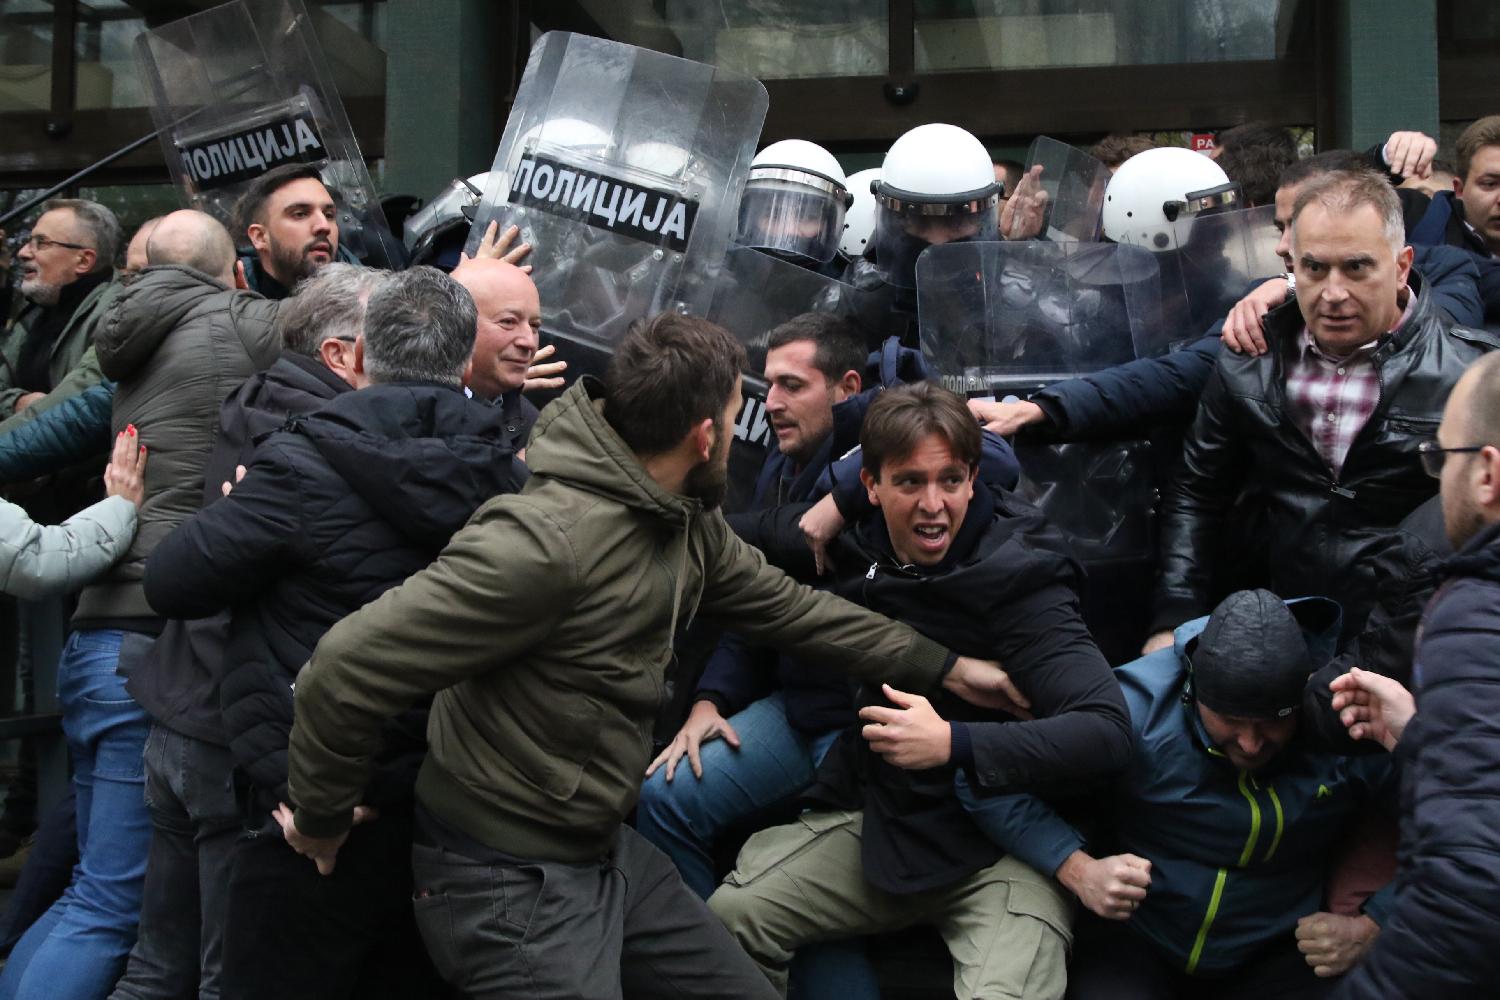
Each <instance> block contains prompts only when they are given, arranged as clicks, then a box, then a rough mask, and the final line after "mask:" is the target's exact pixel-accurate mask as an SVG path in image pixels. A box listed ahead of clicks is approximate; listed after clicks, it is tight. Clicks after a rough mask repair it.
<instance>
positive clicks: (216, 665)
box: [114, 264, 382, 1000]
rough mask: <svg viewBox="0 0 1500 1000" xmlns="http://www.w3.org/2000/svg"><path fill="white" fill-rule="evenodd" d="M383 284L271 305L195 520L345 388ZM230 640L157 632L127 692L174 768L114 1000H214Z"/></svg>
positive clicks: (229, 410) (166, 774)
mask: <svg viewBox="0 0 1500 1000" xmlns="http://www.w3.org/2000/svg"><path fill="white" fill-rule="evenodd" d="M381 278H382V274H381V272H378V271H367V270H364V269H363V268H358V267H355V266H353V265H350V264H330V265H329V266H328V267H325V268H323V269H321V270H320V271H319V272H318V273H317V274H316V275H315V276H313V277H312V278H309V279H308V280H307V281H305V282H303V283H302V284H301V285H299V286H298V290H297V292H296V293H295V294H293V295H292V297H291V298H289V299H287V300H286V301H285V302H283V303H282V304H281V307H280V309H279V310H278V312H277V315H276V329H275V334H276V341H277V343H278V344H279V345H280V346H281V353H280V355H279V356H278V357H277V359H276V361H275V363H274V364H272V365H271V367H270V368H268V369H266V370H265V371H263V372H258V373H257V374H255V375H252V376H251V377H250V378H248V379H246V380H245V382H244V383H243V384H241V385H240V386H239V388H238V389H237V390H236V391H235V392H234V393H233V394H231V395H230V397H229V398H228V399H227V400H226V401H225V402H224V404H223V406H222V407H221V409H220V411H219V417H218V421H217V425H218V433H217V435H216V437H215V438H214V442H213V451H212V453H211V455H210V457H209V459H208V462H207V464H206V466H205V467H204V473H203V477H202V486H201V488H200V492H201V494H202V504H203V506H205V507H207V506H209V505H210V504H212V503H214V502H215V501H217V500H218V499H220V497H221V495H222V488H223V484H224V483H225V482H233V481H234V478H235V469H236V467H237V466H238V467H240V468H241V469H243V467H244V464H245V463H247V462H248V461H249V460H250V455H251V452H252V451H253V450H254V441H255V440H256V439H259V438H261V437H264V436H265V435H268V434H270V433H271V432H272V431H275V430H277V429H278V428H280V427H281V426H282V424H283V423H284V422H285V420H286V418H287V417H288V416H289V415H292V414H305V413H309V412H311V411H313V410H315V409H317V408H318V407H319V406H321V405H322V404H323V403H325V402H326V401H328V400H329V399H332V398H333V397H334V396H335V395H337V394H338V393H340V392H345V391H348V390H349V389H350V388H352V385H351V380H352V379H353V378H354V375H353V354H354V351H353V342H354V340H355V339H356V338H357V337H358V335H359V333H360V330H361V328H362V326H363V322H364V311H365V301H366V299H367V297H368V296H369V294H370V292H371V291H372V290H373V289H374V288H376V287H378V285H379V284H380V280H381ZM228 629H229V619H228V615H227V614H223V615H219V616H215V617H214V618H211V619H200V620H194V621H180V620H173V621H168V622H167V623H166V626H165V627H164V628H163V629H162V633H161V636H160V638H158V639H157V641H156V644H155V645H153V646H152V648H151V653H150V655H149V656H148V657H147V658H146V660H145V662H143V663H142V664H141V665H140V667H139V669H137V670H136V671H135V672H134V673H133V674H132V675H131V676H130V678H129V679H128V680H127V681H126V685H125V689H126V690H127V691H128V692H129V693H130V694H131V696H132V697H134V698H135V699H136V701H137V702H139V703H140V705H141V707H142V708H144V709H145V710H146V712H147V713H148V714H149V715H150V716H151V719H152V726H153V729H154V731H155V739H154V747H159V748H160V750H161V752H162V753H164V754H166V755H167V756H169V757H171V758H173V759H175V760H177V761H180V764H181V766H180V767H172V768H162V767H160V766H159V765H158V766H157V767H152V766H151V765H152V761H153V760H154V755H153V754H152V751H151V750H148V768H151V770H152V771H153V772H156V771H160V772H161V773H160V774H159V778H160V784H159V786H158V787H154V788H153V790H152V795H151V804H152V812H153V820H154V822H153V831H152V846H151V851H152V853H151V857H150V859H149V860H148V862H147V868H146V902H145V905H144V906H143V909H142V917H141V928H140V936H139V937H138V939H137V941H136V946H135V948H134V950H133V951H132V954H131V958H130V961H129V963H128V964H127V966H126V969H125V974H124V976H123V977H122V978H121V980H120V982H119V984H118V986H117V987H116V989H115V993H114V996H115V997H116V998H118V1000H136V998H147V997H165V996H172V997H175V996H184V995H191V994H193V993H195V992H196V994H197V995H198V996H199V997H203V998H210V1000H211V998H215V997H218V996H219V995H220V992H221V985H222V984H221V979H220V974H219V973H220V968H221V964H222V957H223V935H224V913H225V909H226V905H225V900H226V897H227V892H228V888H229V884H230V877H231V874H232V871H233V861H234V856H235V844H236V841H237V840H238V839H239V836H240V834H241V831H242V830H243V829H244V827H245V823H244V811H243V809H242V808H241V806H240V804H239V802H238V800H237V797H236V795H235V791H234V784H233V781H232V779H231V771H232V767H233V760H232V758H231V757H230V754H229V750H228V746H227V743H228V740H227V737H226V734H225V728H224V719H223V715H222V713H221V712H220V710H219V681H220V678H221V677H222V676H223V674H224V671H225V669H226V667H227V665H228V663H227V660H226V656H227V650H226V646H227V643H228ZM148 780H150V776H149V775H148ZM258 818H259V817H257V819H258ZM252 826H253V824H252Z"/></svg>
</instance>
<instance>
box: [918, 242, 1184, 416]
mask: <svg viewBox="0 0 1500 1000" xmlns="http://www.w3.org/2000/svg"><path fill="white" fill-rule="evenodd" d="M1159 295H1160V277H1159V275H1158V273H1157V268H1156V261H1155V260H1154V259H1153V258H1152V255H1151V254H1150V253H1149V252H1148V251H1145V250H1141V249H1139V248H1137V247H1127V246H1116V245H1114V244H1107V243H1051V242H1045V241H1037V242H1015V243H949V244H945V245H941V246H934V247H930V248H928V249H927V250H925V251H923V253H922V256H921V257H920V258H918V260H917V319H918V323H919V325H920V330H921V332H920V336H921V342H922V354H923V356H924V357H925V358H926V359H927V363H928V366H929V367H931V368H932V370H933V371H935V372H938V373H940V374H941V375H942V377H943V380H944V382H945V383H946V384H947V385H948V386H949V388H952V389H954V390H955V391H958V392H963V393H967V394H970V395H973V394H976V393H979V394H987V393H991V392H995V393H998V394H999V395H1002V396H1003V395H1005V394H1006V393H1009V392H1012V391H1015V390H1017V389H1020V388H1024V387H1026V386H1033V387H1034V386H1037V385H1045V384H1047V383H1048V382H1053V381H1056V380H1057V379H1060V378H1068V377H1070V376H1073V375H1081V374H1086V373H1088V372H1091V371H1097V370H1099V369H1101V368H1107V367H1109V366H1110V365H1115V364H1120V363H1122V362H1125V361H1130V360H1132V359H1133V358H1134V357H1135V341H1136V338H1137V336H1138V327H1139V325H1140V323H1141V322H1142V321H1143V319H1145V318H1148V317H1150V316H1152V315H1153V314H1154V311H1155V309H1156V303H1157V299H1158V297H1159Z"/></svg>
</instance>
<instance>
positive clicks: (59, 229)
mask: <svg viewBox="0 0 1500 1000" xmlns="http://www.w3.org/2000/svg"><path fill="white" fill-rule="evenodd" d="M119 249H120V220H118V219H116V218H115V213H113V212H111V211H110V210H109V209H108V208H105V207H104V206H103V205H100V204H99V203H98V202H93V201H84V200H82V199H72V198H67V199H55V200H53V201H49V202H47V203H46V204H44V205H43V206H42V214H41V217H40V218H38V219H37V220H36V224H35V225H33V226H32V227H31V239H29V240H27V241H26V242H25V243H23V244H21V249H20V251H19V252H18V253H17V254H16V257H17V259H18V260H20V262H21V294H22V295H23V296H25V298H26V301H27V303H28V304H27V306H26V308H25V309H23V310H22V311H21V313H20V315H18V316H17V317H16V321H15V322H14V323H12V324H11V327H10V329H9V330H8V331H7V332H6V335H5V339H4V342H3V343H0V355H3V357H4V364H3V365H0V413H3V414H5V415H7V416H8V415H9V414H11V413H18V412H20V411H21V410H24V409H25V408H26V407H27V406H29V405H30V404H31V403H33V402H35V401H36V400H38V399H40V398H41V397H42V396H45V395H46V394H47V393H48V392H50V391H51V390H52V387H53V386H55V385H56V384H57V383H58V382H60V381H62V379H63V376H65V375H66V374H67V373H68V372H69V371H70V370H72V368H73V366H74V365H76V364H77V363H78V360H79V359H80V358H82V357H83V352H84V351H86V350H88V348H89V345H90V344H91V343H93V339H94V326H95V324H96V323H97V322H98V319H99V316H100V315H102V314H103V312H104V306H105V305H106V304H107V303H108V299H109V292H108V291H107V290H108V289H109V288H110V287H111V286H110V281H109V279H110V278H111V277H112V276H113V275H114V262H115V254H116V253H118V252H119Z"/></svg>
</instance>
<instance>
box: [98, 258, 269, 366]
mask: <svg viewBox="0 0 1500 1000" xmlns="http://www.w3.org/2000/svg"><path fill="white" fill-rule="evenodd" d="M254 298H259V296H257V295H255V294H254V293H253V292H237V291H235V290H234V289H230V288H225V287H224V286H223V285H221V284H220V283H219V282H218V281H216V280H214V279H213V278H210V277H209V276H208V275H206V274H204V273H203V272H202V271H195V270H193V269H192V268H190V267H183V266H181V265H178V264H161V265H157V266H154V267H148V268H146V269H145V270H144V271H142V272H141V273H140V274H139V275H138V276H137V277H136V278H135V280H134V281H132V282H130V283H129V284H128V285H126V286H125V287H124V290H123V291H121V292H120V294H119V296H118V297H117V298H116V299H115V301H114V304H113V305H112V306H111V307H110V309H109V311H108V312H107V313H106V314H105V316H104V321H103V322H102V323H101V324H100V326H99V329H98V330H97V331H96V332H95V333H94V347H95V349H96V350H97V351H98V354H99V367H100V368H101V369H102V370H103V371H104V374H105V376H106V377H108V378H111V379H114V380H115V381H117V382H118V381H120V380H121V379H125V378H129V377H130V376H132V375H134V374H136V373H137V372H139V371H140V370H141V368H142V367H143V366H144V365H145V364H146V362H147V361H149V360H150V358H151V356H152V355H153V354H155V353H156V349H157V348H158V347H160V346H161V343H162V341H163V340H165V339H166V337H167V335H168V334H169V333H171V332H172V331H173V330H175V329H177V327H179V326H180V325H181V324H182V322H183V320H184V319H186V318H187V317H188V316H189V315H190V314H191V313H193V312H194V311H195V310H197V309H200V308H202V307H204V306H205V305H211V306H213V307H217V308H226V309H227V310H228V314H229V318H230V321H231V322H234V320H235V318H236V316H237V310H236V308H235V303H236V300H240V301H245V300H249V299H254ZM210 300H216V301H212V302H211V301H210Z"/></svg>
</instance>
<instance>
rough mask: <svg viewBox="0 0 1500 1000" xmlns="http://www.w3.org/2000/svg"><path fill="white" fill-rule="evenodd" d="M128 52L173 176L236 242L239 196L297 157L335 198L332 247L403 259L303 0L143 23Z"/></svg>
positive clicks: (380, 262) (248, 0)
mask: <svg viewBox="0 0 1500 1000" xmlns="http://www.w3.org/2000/svg"><path fill="white" fill-rule="evenodd" d="M136 58H137V61H138V62H139V64H140V66H141V70H142V73H143V74H144V77H145V79H146V80H147V81H149V84H150V88H151V94H152V107H151V115H152V119H153V120H154V121H155V122H156V125H157V126H158V127H159V128H160V129H161V130H162V132H161V141H162V148H163V152H164V154H165V156H166V160H167V167H168V169H169V170H170V171H171V172H172V179H173V180H174V181H175V182H176V184H177V186H178V187H179V188H181V189H182V192H183V194H184V196H185V197H186V198H187V201H188V203H189V204H190V205H192V207H194V208H199V209H202V210H203V211H205V212H208V213H210V214H211V215H213V216H215V217H216V218H218V219H219V220H220V221H222V222H224V223H225V225H227V226H229V227H230V231H231V233H233V235H234V237H235V240H236V241H237V242H239V243H243V242H244V240H245V236H244V233H243V232H236V231H235V230H236V228H237V226H236V225H235V221H236V220H235V219H234V208H235V203H236V201H237V200H238V199H239V197H240V196H241V195H242V194H244V193H245V191H246V189H247V188H248V187H249V186H250V185H251V184H252V183H253V182H254V181H255V179H256V178H257V177H259V176H260V175H261V174H263V173H265V172H266V171H267V170H270V169H271V168H273V167H279V166H281V165H283V164H289V163H305V164H310V165H312V166H315V167H316V168H317V169H318V171H319V173H320V174H321V175H322V178H323V182H324V183H325V184H326V185H327V186H328V190H329V192H330V193H331V194H332V195H333V197H334V201H335V203H336V204H337V206H338V222H339V243H340V245H341V246H343V247H344V248H345V249H347V250H349V251H350V252H352V253H353V254H355V255H356V256H357V257H359V258H360V259H361V260H363V261H365V262H366V263H368V264H372V265H375V266H380V267H391V266H393V265H395V264H396V263H398V262H399V261H400V260H401V259H402V258H401V253H400V247H399V244H398V243H397V241H396V240H395V239H393V238H392V236H391V234H390V231H389V230H388V229H387V227H386V223H385V217H384V214H383V213H382V212H381V209H380V203H379V201H378V200H377V199H376V197H375V189H374V185H372V184H371V183H370V175H369V171H368V170H366V169H365V161H364V158H363V157H362V156H361V155H360V152H359V145H358V143H356V142H355V140H354V131H353V129H352V128H350V126H349V119H348V116H347V115H345V113H344V106H343V104H342V102H340V100H339V95H338V91H337V90H336V89H335V88H334V86H333V81H332V77H331V74H330V72H329V64H328V62H327V60H326V59H325V58H324V55H323V51H322V49H321V48H320V47H319V45H318V39H317V36H316V35H315V34H314V32H313V29H312V26H311V24H310V23H309V18H308V12H307V9H306V8H305V7H303V5H302V0H231V2H229V3H225V4H223V5H221V6H218V7H214V8H213V9H211V10H206V11H203V12H202V13H199V14H193V15H191V16H189V17H184V18H182V19H181V20H177V21H172V22H171V23H169V24H165V25H162V26H161V27H159V28H156V29H154V30H152V31H147V32H144V33H142V34H141V35H140V37H139V38H138V39H137V41H136Z"/></svg>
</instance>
